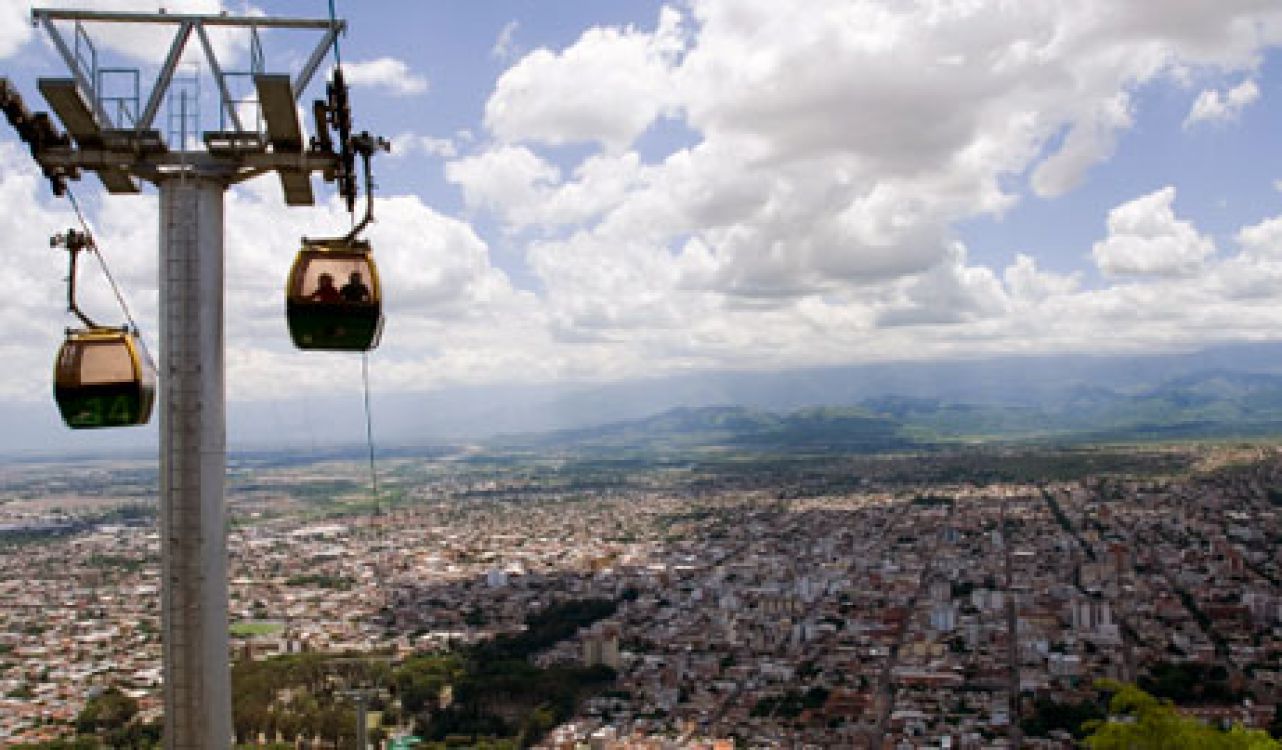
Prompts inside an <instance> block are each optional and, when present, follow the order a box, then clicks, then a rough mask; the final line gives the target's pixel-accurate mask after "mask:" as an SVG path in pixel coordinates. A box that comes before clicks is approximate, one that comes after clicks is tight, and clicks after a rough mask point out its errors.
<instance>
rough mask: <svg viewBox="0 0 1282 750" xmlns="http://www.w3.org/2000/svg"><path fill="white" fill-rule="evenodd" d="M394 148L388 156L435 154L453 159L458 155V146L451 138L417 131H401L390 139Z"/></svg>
mask: <svg viewBox="0 0 1282 750" xmlns="http://www.w3.org/2000/svg"><path fill="white" fill-rule="evenodd" d="M390 142H391V144H392V150H391V151H390V152H389V154H388V157H389V158H392V159H406V158H409V157H415V156H434V157H438V158H441V159H453V158H454V157H456V156H458V146H456V145H455V143H454V141H453V140H451V139H449V138H437V137H435V136H430V135H419V134H417V133H401V134H400V135H397V136H395V137H393V138H391V139H390Z"/></svg>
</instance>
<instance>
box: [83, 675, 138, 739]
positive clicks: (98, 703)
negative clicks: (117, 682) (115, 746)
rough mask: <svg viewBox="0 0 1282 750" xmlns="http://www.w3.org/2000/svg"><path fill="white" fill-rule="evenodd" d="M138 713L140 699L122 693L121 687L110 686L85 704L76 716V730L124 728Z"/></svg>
mask: <svg viewBox="0 0 1282 750" xmlns="http://www.w3.org/2000/svg"><path fill="white" fill-rule="evenodd" d="M137 713H138V701H136V700H134V699H133V698H130V697H129V696H127V695H125V694H124V693H122V692H121V691H120V688H117V687H114V686H113V687H109V688H107V689H106V690H104V691H102V693H100V694H99V695H97V696H95V697H93V698H90V699H89V702H88V703H86V704H85V707H84V709H83V710H81V712H80V715H79V716H77V717H76V731H77V732H79V733H80V734H93V733H95V732H110V731H112V730H118V729H123V728H124V726H125V725H126V724H128V723H129V722H130V720H131V719H133V718H134V715H135V714H137Z"/></svg>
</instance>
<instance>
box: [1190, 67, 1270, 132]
mask: <svg viewBox="0 0 1282 750" xmlns="http://www.w3.org/2000/svg"><path fill="white" fill-rule="evenodd" d="M1259 98H1260V87H1259V86H1258V85H1256V83H1255V81H1252V80H1249V79H1248V80H1246V81H1243V82H1242V83H1240V84H1238V85H1237V86H1235V87H1233V88H1231V89H1229V91H1228V92H1227V93H1225V94H1221V93H1220V92H1219V91H1216V90H1215V89H1206V90H1204V91H1202V93H1201V94H1198V97H1197V100H1196V101H1194V102H1193V108H1192V109H1190V110H1189V114H1188V117H1186V118H1185V119H1184V127H1185V128H1189V127H1192V126H1193V125H1195V124H1197V123H1199V122H1223V121H1226V120H1234V119H1237V116H1238V115H1239V114H1241V112H1242V110H1243V109H1245V108H1246V107H1247V106H1248V105H1250V104H1254V103H1255V101H1256V100H1258V99H1259Z"/></svg>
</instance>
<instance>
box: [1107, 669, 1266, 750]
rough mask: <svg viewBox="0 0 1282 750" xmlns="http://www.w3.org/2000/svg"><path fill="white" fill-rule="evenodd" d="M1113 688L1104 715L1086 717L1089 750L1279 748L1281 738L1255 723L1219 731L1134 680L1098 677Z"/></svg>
mask: <svg viewBox="0 0 1282 750" xmlns="http://www.w3.org/2000/svg"><path fill="white" fill-rule="evenodd" d="M1097 685H1098V687H1100V689H1102V690H1107V691H1110V692H1113V697H1112V698H1111V699H1110V700H1109V704H1108V708H1109V715H1110V716H1111V717H1114V718H1110V719H1109V720H1107V721H1093V722H1088V723H1087V725H1086V728H1087V729H1088V730H1090V732H1091V734H1090V736H1089V737H1087V738H1086V740H1085V743H1086V746H1087V747H1088V748H1090V749H1091V750H1185V749H1187V750H1282V744H1279V743H1278V742H1277V741H1276V740H1273V739H1271V738H1270V737H1269V735H1268V734H1266V733H1265V732H1262V731H1260V730H1258V729H1244V728H1242V727H1240V726H1235V727H1233V729H1232V730H1230V731H1228V732H1221V731H1219V730H1218V729H1215V728H1214V727H1211V726H1208V725H1206V724H1203V723H1202V722H1200V721H1198V720H1197V719H1194V718H1192V717H1188V716H1182V715H1180V713H1179V712H1178V711H1177V710H1176V709H1175V705H1174V704H1172V703H1171V702H1170V701H1167V700H1160V699H1158V698H1155V697H1153V696H1152V695H1149V694H1148V693H1146V692H1144V691H1143V690H1140V689H1139V688H1138V687H1135V686H1134V685H1124V684H1122V683H1119V682H1115V681H1112V680H1101V681H1100V682H1099V683H1097Z"/></svg>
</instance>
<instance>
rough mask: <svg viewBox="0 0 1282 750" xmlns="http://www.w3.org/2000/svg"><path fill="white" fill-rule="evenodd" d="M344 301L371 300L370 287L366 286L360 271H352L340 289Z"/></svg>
mask: <svg viewBox="0 0 1282 750" xmlns="http://www.w3.org/2000/svg"><path fill="white" fill-rule="evenodd" d="M339 294H341V295H342V297H343V301H344V302H369V287H367V286H365V282H364V280H362V279H361V274H360V272H359V271H352V273H351V275H350V276H348V277H347V283H346V284H344V285H343V288H342V289H340V290H339Z"/></svg>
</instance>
